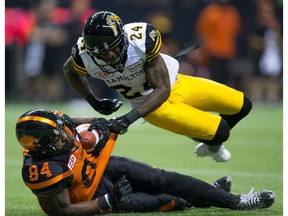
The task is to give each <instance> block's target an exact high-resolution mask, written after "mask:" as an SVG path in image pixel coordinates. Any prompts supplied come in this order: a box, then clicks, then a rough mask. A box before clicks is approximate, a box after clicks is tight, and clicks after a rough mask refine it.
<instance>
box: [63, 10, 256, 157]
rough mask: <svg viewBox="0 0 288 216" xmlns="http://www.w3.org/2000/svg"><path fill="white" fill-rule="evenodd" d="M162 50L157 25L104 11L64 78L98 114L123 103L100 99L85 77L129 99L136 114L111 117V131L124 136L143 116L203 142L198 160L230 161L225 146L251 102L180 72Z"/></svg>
mask: <svg viewBox="0 0 288 216" xmlns="http://www.w3.org/2000/svg"><path fill="white" fill-rule="evenodd" d="M196 47H197V46H195V47H194V48H196ZM160 49H161V35H160V33H159V31H158V30H157V29H155V27H153V26H152V25H150V24H148V23H144V22H135V23H129V24H126V25H123V23H122V20H121V19H120V18H119V17H118V16H117V15H116V14H114V13H111V12H108V11H101V12H98V13H95V14H93V15H92V16H91V17H89V18H88V19H87V21H86V23H85V25H84V28H83V37H80V38H79V39H78V41H77V44H76V45H75V46H74V47H73V48H72V55H71V56H70V57H69V59H68V60H67V61H66V63H65V65H64V74H65V76H66V78H67V80H68V82H69V83H70V85H71V86H72V88H73V89H74V90H75V91H76V92H77V93H78V94H79V95H80V96H81V97H83V98H85V99H86V101H87V102H88V103H89V104H90V105H91V106H92V107H93V108H94V109H95V110H96V111H98V112H99V113H102V114H106V115H110V114H112V113H113V112H115V111H117V110H118V109H119V108H120V106H121V104H122V103H121V102H120V101H117V99H115V100H110V99H107V98H106V99H101V98H96V97H95V96H94V93H93V91H92V89H91V87H90V85H89V83H88V81H87V79H86V77H85V76H89V77H92V78H95V79H99V80H102V81H104V82H105V83H106V85H107V86H109V87H110V88H112V89H115V90H116V91H117V92H118V93H120V94H122V95H123V96H124V97H125V98H126V99H127V100H128V101H129V103H130V104H131V106H132V110H131V111H130V112H128V113H127V114H125V115H123V116H120V117H117V118H112V119H111V120H110V130H111V131H113V132H115V133H118V134H124V133H125V132H126V131H127V129H128V127H129V125H131V124H132V123H133V122H135V121H136V120H137V119H139V118H141V117H143V118H144V119H145V121H147V122H149V123H151V124H152V125H155V126H157V127H160V128H163V129H166V130H169V131H171V132H174V133H177V134H181V135H184V136H187V137H189V138H191V139H193V140H196V141H197V142H199V144H198V145H197V146H196V148H195V153H196V154H197V155H198V156H199V157H205V156H210V157H212V158H213V159H214V160H215V161H217V162H226V161H228V160H229V159H230V158H231V154H230V152H229V151H228V150H227V149H226V148H225V147H224V142H225V141H226V140H227V139H228V138H229V136H230V130H231V129H232V128H233V127H234V126H235V125H236V124H237V123H238V122H239V121H240V120H241V119H243V118H244V117H245V116H246V115H248V113H249V112H250V110H251V108H252V103H251V101H250V100H249V99H248V98H247V97H246V96H245V95H244V94H243V93H242V92H240V91H237V90H235V89H232V88H230V87H228V86H226V85H222V84H220V83H216V82H213V81H212V80H208V79H204V78H199V77H193V76H187V75H183V74H181V71H179V62H178V61H177V60H176V59H175V58H173V57H171V56H169V55H166V54H163V53H161V52H160ZM216 113H219V114H220V115H218V114H216Z"/></svg>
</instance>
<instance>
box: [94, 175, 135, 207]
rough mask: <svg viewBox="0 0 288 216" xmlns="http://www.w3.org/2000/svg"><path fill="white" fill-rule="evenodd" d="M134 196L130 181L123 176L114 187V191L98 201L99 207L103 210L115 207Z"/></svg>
mask: <svg viewBox="0 0 288 216" xmlns="http://www.w3.org/2000/svg"><path fill="white" fill-rule="evenodd" d="M131 194H132V188H131V185H130V183H129V182H128V180H127V179H126V178H125V175H123V176H122V177H121V178H120V179H119V180H118V181H117V182H116V183H115V184H114V186H113V189H112V190H111V191H110V192H109V193H107V194H105V195H104V196H103V197H100V198H99V199H98V205H99V207H100V208H101V209H107V208H108V207H113V206H115V205H117V204H118V203H123V202H127V200H129V199H130V197H131Z"/></svg>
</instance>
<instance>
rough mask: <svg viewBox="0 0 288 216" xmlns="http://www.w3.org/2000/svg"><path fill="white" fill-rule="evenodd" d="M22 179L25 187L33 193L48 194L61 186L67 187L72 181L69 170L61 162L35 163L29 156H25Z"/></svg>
mask: <svg viewBox="0 0 288 216" xmlns="http://www.w3.org/2000/svg"><path fill="white" fill-rule="evenodd" d="M22 178H23V181H24V183H25V185H26V186H27V187H29V188H30V189H31V190H32V191H34V192H39V193H49V192H52V191H55V190H57V189H58V188H59V187H61V186H69V184H70V183H71V182H72V180H73V174H72V172H71V170H70V169H69V168H68V167H67V165H65V163H64V162H61V160H49V161H42V160H41V161H38V160H37V162H35V161H34V160H33V158H32V157H31V156H29V155H26V156H25V159H24V164H23V167H22Z"/></svg>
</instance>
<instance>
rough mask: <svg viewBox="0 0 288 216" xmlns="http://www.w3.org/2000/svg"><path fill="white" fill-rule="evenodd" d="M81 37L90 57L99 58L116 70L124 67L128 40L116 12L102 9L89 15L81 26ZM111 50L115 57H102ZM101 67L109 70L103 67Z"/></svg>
mask: <svg viewBox="0 0 288 216" xmlns="http://www.w3.org/2000/svg"><path fill="white" fill-rule="evenodd" d="M83 39H84V44H85V48H86V51H87V53H88V54H89V55H90V56H91V57H92V58H93V57H96V58H98V59H101V60H103V61H104V62H106V63H107V64H108V65H110V66H111V67H113V68H115V69H116V70H123V69H124V65H125V61H126V59H127V48H128V40H127V36H126V34H125V33H124V27H123V23H122V20H121V19H120V18H119V17H118V16H117V15H116V14H114V13H111V12H107V11H102V12H98V13H95V14H94V15H92V16H91V17H89V18H88V19H87V20H86V22H85V25H84V28H83ZM111 51H113V52H114V51H115V56H116V57H114V58H108V59H106V58H103V55H104V56H105V55H107V53H109V52H111ZM103 66H104V65H103ZM102 69H104V70H105V71H106V72H111V71H107V70H106V69H105V67H103V68H102Z"/></svg>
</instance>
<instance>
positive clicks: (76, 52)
mask: <svg viewBox="0 0 288 216" xmlns="http://www.w3.org/2000/svg"><path fill="white" fill-rule="evenodd" d="M83 49H84V45H83V42H82V41H81V39H79V40H78V42H77V44H76V45H74V46H73V47H72V51H71V56H72V62H73V68H74V70H75V71H76V72H77V74H79V75H82V76H85V75H87V70H86V68H85V65H84V63H83V61H82V58H81V56H80V51H83Z"/></svg>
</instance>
